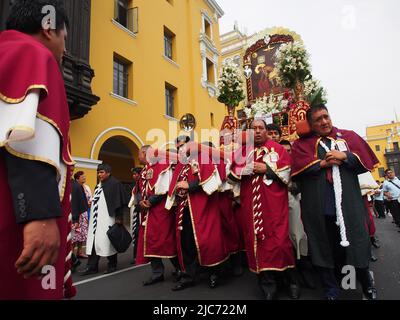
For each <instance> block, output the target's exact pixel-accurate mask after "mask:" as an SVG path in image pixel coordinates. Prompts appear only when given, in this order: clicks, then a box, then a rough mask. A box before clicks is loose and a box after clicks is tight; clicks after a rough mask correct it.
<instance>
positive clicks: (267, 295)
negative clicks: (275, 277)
mask: <svg viewBox="0 0 400 320" xmlns="http://www.w3.org/2000/svg"><path fill="white" fill-rule="evenodd" d="M264 298H265V300H267V301H272V300H277V299H278V296H277V294H276V291H273V292H265V293H264Z"/></svg>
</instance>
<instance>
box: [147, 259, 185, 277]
mask: <svg viewBox="0 0 400 320" xmlns="http://www.w3.org/2000/svg"><path fill="white" fill-rule="evenodd" d="M149 260H150V266H151V273H152V274H151V278H152V279H157V278H159V277H161V276H163V275H164V271H165V267H164V263H163V261H162V259H161V258H150V259H149ZM169 261H170V262H171V264H172V265H173V266H174V267H175V269H177V270H179V269H180V268H179V261H178V258H171V259H169Z"/></svg>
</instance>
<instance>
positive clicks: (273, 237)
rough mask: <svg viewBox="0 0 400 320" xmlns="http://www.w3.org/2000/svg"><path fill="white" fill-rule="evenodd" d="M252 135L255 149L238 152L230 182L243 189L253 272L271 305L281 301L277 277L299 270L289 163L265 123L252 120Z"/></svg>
mask: <svg viewBox="0 0 400 320" xmlns="http://www.w3.org/2000/svg"><path fill="white" fill-rule="evenodd" d="M251 129H253V130H254V146H252V145H249V144H248V145H246V146H243V147H242V148H241V149H239V150H238V152H237V153H236V154H235V158H234V162H233V164H232V168H231V173H230V176H229V177H230V179H231V180H232V181H233V182H237V183H240V202H241V205H242V210H241V213H242V215H243V218H244V226H243V227H244V228H245V239H244V241H245V246H246V251H247V259H248V264H249V268H250V270H251V271H252V272H254V273H256V274H258V275H259V284H260V287H261V289H262V291H263V293H264V295H265V298H266V299H267V300H272V299H275V298H276V295H277V282H276V275H275V273H276V272H282V271H284V270H286V269H288V268H293V267H294V264H295V259H294V253H293V247H292V243H291V241H290V238H289V205H288V189H287V184H288V182H289V175H290V157H289V154H288V153H287V151H286V150H285V149H284V148H283V147H282V146H281V145H279V144H278V143H276V142H274V141H272V140H270V139H268V131H267V126H266V124H265V122H264V121H263V120H254V121H253V123H252V125H251ZM244 157H245V158H244ZM244 160H245V161H244Z"/></svg>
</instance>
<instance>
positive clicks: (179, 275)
mask: <svg viewBox="0 0 400 320" xmlns="http://www.w3.org/2000/svg"><path fill="white" fill-rule="evenodd" d="M182 275H183V273H182V271H181V270H179V269H176V270H175V271H174V272H172V277H173V280H172V281H173V282H179V281H180V280H181V279H182Z"/></svg>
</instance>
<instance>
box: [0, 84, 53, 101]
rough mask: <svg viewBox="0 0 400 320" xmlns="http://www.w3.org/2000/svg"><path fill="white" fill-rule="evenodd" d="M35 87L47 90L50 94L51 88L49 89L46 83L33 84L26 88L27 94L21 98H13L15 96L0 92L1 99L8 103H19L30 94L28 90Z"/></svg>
mask: <svg viewBox="0 0 400 320" xmlns="http://www.w3.org/2000/svg"><path fill="white" fill-rule="evenodd" d="M33 89H43V90H45V91H46V93H47V94H49V90H48V89H47V87H46V86H45V85H44V84H33V85H31V86H29V87H28V88H27V89H26V90H25V94H24V95H23V96H22V97H21V98H16V99H13V98H10V97H7V96H6V95H4V94H2V93H1V92H0V99H1V100H3V101H4V102H7V103H11V104H17V103H20V102H22V101H24V100H25V98H26V96H27V95H28V92H29V91H30V90H33Z"/></svg>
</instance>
